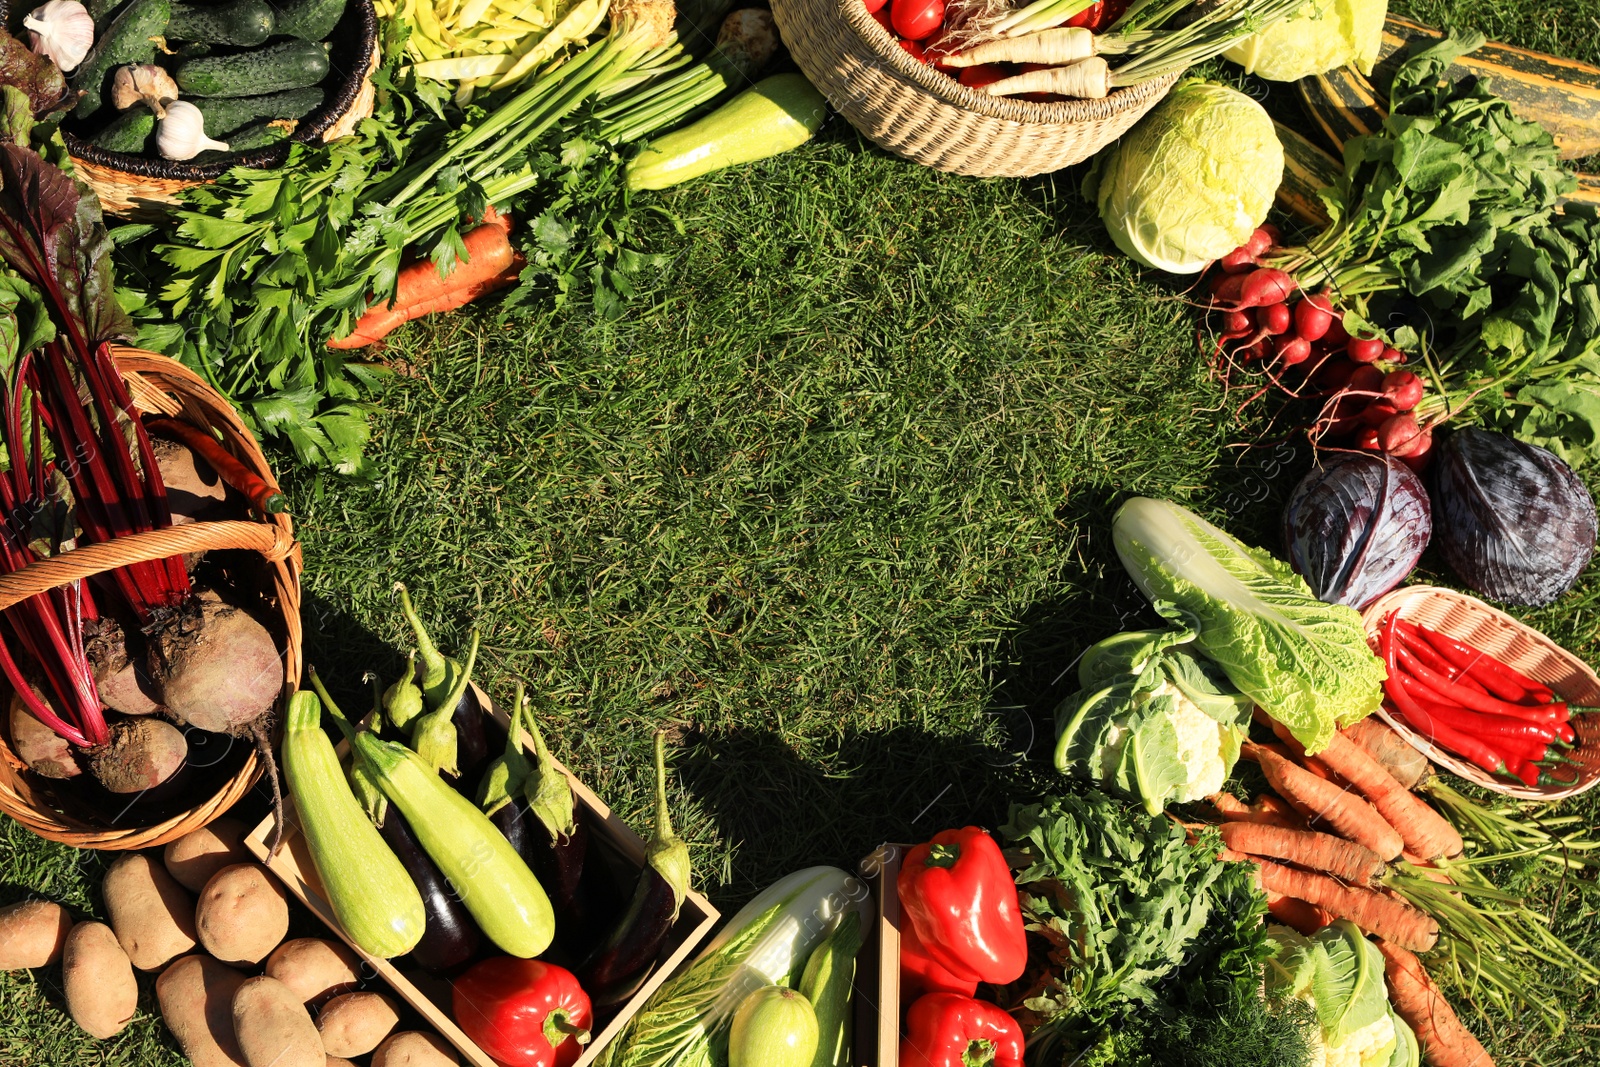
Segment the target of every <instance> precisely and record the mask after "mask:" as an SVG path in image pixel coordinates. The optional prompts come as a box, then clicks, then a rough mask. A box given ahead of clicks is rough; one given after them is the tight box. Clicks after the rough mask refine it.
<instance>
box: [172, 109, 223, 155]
mask: <svg viewBox="0 0 1600 1067" xmlns="http://www.w3.org/2000/svg"><path fill="white" fill-rule="evenodd" d="M156 148H157V150H159V151H160V152H161V154H162V156H164V157H165V158H167V159H193V158H194V157H195V156H197V155H199V154H200V153H201V152H204V151H205V150H206V149H208V148H212V149H215V150H216V151H218V152H226V151H227V150H228V146H227V145H226V144H224V143H223V142H221V141H213V140H212V139H211V138H209V137H207V136H206V117H205V116H204V115H203V114H201V113H200V109H199V108H197V107H195V106H194V105H193V104H191V103H189V101H187V100H174V101H172V103H170V104H168V105H167V114H166V117H165V118H163V119H162V120H161V125H160V126H159V127H158V128H157V129H156Z"/></svg>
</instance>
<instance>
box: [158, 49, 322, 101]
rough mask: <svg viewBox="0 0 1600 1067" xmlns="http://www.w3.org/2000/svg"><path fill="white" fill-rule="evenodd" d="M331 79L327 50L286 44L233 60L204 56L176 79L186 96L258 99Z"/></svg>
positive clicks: (185, 66) (184, 65) (188, 63)
mask: <svg viewBox="0 0 1600 1067" xmlns="http://www.w3.org/2000/svg"><path fill="white" fill-rule="evenodd" d="M327 76H328V46H327V45H325V44H320V43H318V42H316V41H285V42H284V43H283V44H274V45H268V46H267V47H265V48H258V49H256V50H255V51H253V52H240V53H239V54H237V55H231V56H202V57H200V58H199V59H189V60H185V61H184V62H182V63H179V64H178V69H177V72H176V73H175V74H174V75H173V78H174V80H175V81H176V82H177V83H178V89H179V90H180V91H181V92H182V93H183V95H185V96H259V95H261V94H262V93H276V92H282V91H284V90H287V89H302V88H304V87H306V86H308V85H315V84H317V83H318V82H320V81H321V80H322V79H323V78H326V77H327Z"/></svg>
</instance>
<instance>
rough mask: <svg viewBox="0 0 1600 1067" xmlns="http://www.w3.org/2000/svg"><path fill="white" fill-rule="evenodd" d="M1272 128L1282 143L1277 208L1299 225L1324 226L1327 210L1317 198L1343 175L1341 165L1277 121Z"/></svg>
mask: <svg viewBox="0 0 1600 1067" xmlns="http://www.w3.org/2000/svg"><path fill="white" fill-rule="evenodd" d="M1273 125H1274V126H1275V127H1276V128H1277V131H1278V140H1279V141H1281V142H1282V143H1283V181H1282V183H1281V184H1279V186H1278V206H1279V207H1281V208H1283V209H1284V210H1285V211H1287V212H1289V213H1290V214H1291V215H1293V216H1294V217H1295V218H1297V219H1300V220H1301V221H1302V222H1309V223H1311V224H1312V225H1314V226H1326V225H1327V224H1328V209H1327V208H1326V207H1325V206H1324V205H1323V203H1322V199H1321V198H1320V197H1319V196H1317V190H1318V189H1326V188H1327V187H1328V186H1330V185H1333V184H1334V183H1335V182H1337V181H1338V180H1339V178H1340V177H1341V176H1342V175H1343V173H1344V167H1343V165H1342V164H1341V163H1340V162H1339V161H1338V160H1337V159H1334V158H1333V157H1332V156H1330V155H1329V154H1328V153H1326V152H1324V151H1323V150H1322V149H1320V148H1318V147H1317V146H1316V145H1314V144H1312V143H1311V141H1310V140H1309V139H1308V138H1306V137H1303V136H1301V135H1300V134H1299V133H1296V132H1295V131H1294V130H1291V129H1290V128H1289V127H1287V126H1285V125H1284V124H1283V123H1281V122H1275V123H1273Z"/></svg>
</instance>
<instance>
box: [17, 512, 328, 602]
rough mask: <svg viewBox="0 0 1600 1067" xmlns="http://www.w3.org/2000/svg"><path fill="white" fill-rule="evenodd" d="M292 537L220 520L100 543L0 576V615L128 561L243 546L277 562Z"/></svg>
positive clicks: (264, 525)
mask: <svg viewBox="0 0 1600 1067" xmlns="http://www.w3.org/2000/svg"><path fill="white" fill-rule="evenodd" d="M298 547H299V546H298V544H297V543H296V542H295V539H294V534H292V533H290V532H289V530H288V529H287V528H286V526H284V525H279V524H277V523H268V522H246V521H240V520H232V519H230V520H225V521H222V522H195V523H189V524H187V525H185V526H169V527H167V528H166V529H164V530H147V531H145V532H144V533H136V534H129V535H128V536H127V537H119V538H117V539H116V540H115V541H101V542H99V543H97V544H92V545H85V546H83V547H82V548H77V549H73V550H72V551H71V552H64V553H62V554H61V555H59V556H51V557H50V558H49V559H42V560H39V561H38V562H36V563H30V564H29V565H28V566H27V567H24V568H23V569H22V570H20V571H14V572H12V573H11V574H6V575H0V611H4V610H5V609H6V608H9V607H11V606H12V605H13V604H17V603H20V602H21V601H23V600H26V599H28V598H29V597H31V596H37V595H38V594H40V593H45V592H49V591H50V590H51V589H59V588H60V587H61V586H63V585H66V584H68V583H69V582H75V581H77V580H79V579H80V578H89V577H93V576H94V575H96V574H103V573H105V572H106V571H109V570H113V569H115V568H117V567H125V566H127V565H128V564H130V563H144V562H146V561H148V560H155V559H166V558H167V557H168V556H181V555H183V554H184V553H186V552H209V551H211V550H213V549H222V548H243V549H249V550H251V551H254V552H259V553H261V554H262V555H263V556H265V557H266V558H267V559H269V560H271V561H273V562H277V561H278V560H282V559H287V558H288V557H289V556H290V555H291V554H293V553H294V552H295V551H296V549H297V548H298Z"/></svg>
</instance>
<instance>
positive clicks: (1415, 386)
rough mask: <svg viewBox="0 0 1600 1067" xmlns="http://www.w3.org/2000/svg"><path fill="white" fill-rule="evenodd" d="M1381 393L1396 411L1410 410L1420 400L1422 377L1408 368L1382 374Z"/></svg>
mask: <svg viewBox="0 0 1600 1067" xmlns="http://www.w3.org/2000/svg"><path fill="white" fill-rule="evenodd" d="M1383 395H1384V396H1386V397H1388V398H1389V402H1390V403H1392V404H1393V405H1394V407H1395V410H1396V411H1410V410H1411V409H1412V408H1414V407H1416V406H1417V405H1418V404H1419V403H1421V401H1422V379H1421V378H1419V377H1417V376H1416V375H1415V374H1413V373H1412V372H1411V371H1408V370H1395V371H1390V372H1389V373H1388V374H1385V375H1384V376H1383Z"/></svg>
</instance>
